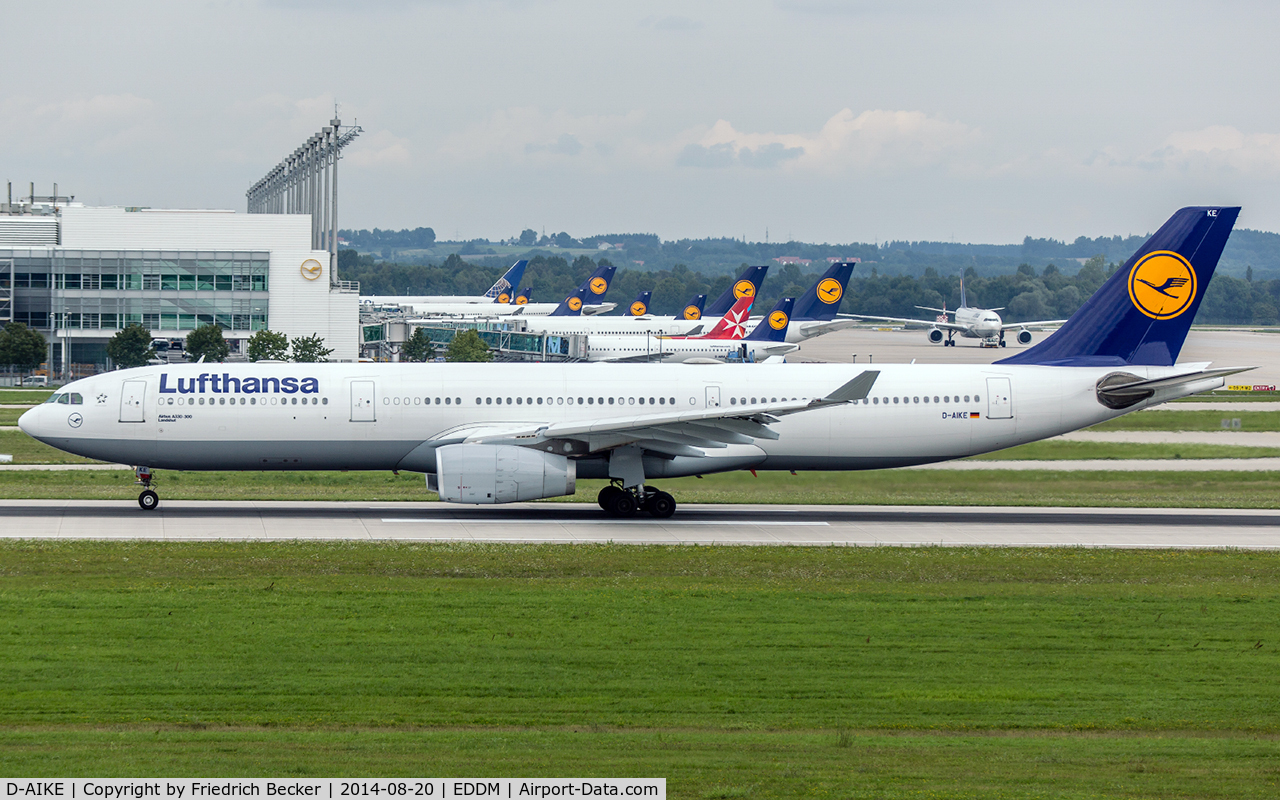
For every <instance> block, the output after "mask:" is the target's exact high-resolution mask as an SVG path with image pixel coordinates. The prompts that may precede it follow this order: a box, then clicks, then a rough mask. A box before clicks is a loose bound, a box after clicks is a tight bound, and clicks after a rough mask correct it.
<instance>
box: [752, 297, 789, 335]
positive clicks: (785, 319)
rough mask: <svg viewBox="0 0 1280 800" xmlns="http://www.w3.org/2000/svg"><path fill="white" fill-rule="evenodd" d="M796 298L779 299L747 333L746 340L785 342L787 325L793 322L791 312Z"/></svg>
mask: <svg viewBox="0 0 1280 800" xmlns="http://www.w3.org/2000/svg"><path fill="white" fill-rule="evenodd" d="M795 305H796V299H795V298H794V297H784V298H782V299H781V300H779V301H778V304H777V305H776V306H774V307H773V310H772V311H770V312H769V313H768V314H766V315H765V318H764V319H762V320H760V322H759V323H758V324H757V325H756V327H755V329H754V330H752V331H751V333H749V334H747V336H746V338H745V339H744V341H752V342H785V341H786V340H787V326H788V325H790V324H791V313H792V311H793V310H794V309H795Z"/></svg>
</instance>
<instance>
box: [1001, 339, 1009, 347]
mask: <svg viewBox="0 0 1280 800" xmlns="http://www.w3.org/2000/svg"><path fill="white" fill-rule="evenodd" d="M1000 346H1001V347H1008V346H1009V345H1007V344H1005V343H1004V339H1001V340H1000Z"/></svg>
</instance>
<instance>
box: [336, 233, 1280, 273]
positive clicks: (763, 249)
mask: <svg viewBox="0 0 1280 800" xmlns="http://www.w3.org/2000/svg"><path fill="white" fill-rule="evenodd" d="M341 234H342V236H343V238H344V239H346V240H347V241H348V242H349V243H350V244H351V245H352V247H353V249H355V250H357V251H362V252H366V253H372V254H375V255H378V256H381V257H382V259H384V260H393V261H399V262H404V263H407V262H408V261H410V260H412V259H416V261H415V262H414V263H421V264H427V263H431V262H430V259H431V258H432V257H433V256H431V255H430V254H426V255H424V254H422V253H421V252H418V253H405V254H400V253H399V252H398V251H401V250H408V251H415V250H416V251H422V250H431V249H432V248H433V247H434V248H435V252H440V250H441V246H443V247H447V248H450V249H452V250H454V251H455V252H457V253H458V254H459V255H461V256H471V257H473V258H472V260H473V261H475V262H476V263H481V264H484V265H485V266H489V267H497V266H500V265H501V262H502V261H504V260H510V257H509V256H498V255H492V254H493V253H495V252H496V251H493V250H492V249H491V246H496V245H509V246H514V247H522V248H530V249H531V250H530V251H529V253H528V255H529V256H530V257H532V256H534V255H537V253H536V252H533V250H535V249H537V248H560V249H569V248H586V249H590V250H595V249H596V248H597V247H598V246H600V245H606V244H607V245H608V246H609V247H610V248H613V249H610V250H608V251H607V252H608V254H609V257H610V258H614V259H616V261H617V263H619V264H626V265H627V266H628V267H630V268H633V269H636V268H639V269H644V270H662V269H667V270H669V269H672V268H673V267H674V266H675V265H676V264H685V265H687V266H689V267H690V268H691V269H693V270H695V271H698V272H701V273H703V274H704V275H719V274H723V273H728V272H731V271H733V269H734V268H735V267H736V266H737V265H738V264H740V263H742V262H744V261H746V262H748V263H752V264H767V263H770V262H771V261H773V260H774V259H776V258H780V257H783V256H792V257H795V258H801V259H808V260H810V261H811V262H814V263H816V262H819V261H825V260H826V259H828V258H860V259H862V260H863V261H864V262H866V263H873V262H874V263H876V264H877V267H878V269H879V272H880V274H882V275H911V276H913V277H921V276H922V275H923V274H924V271H925V270H926V269H928V268H929V267H933V268H934V269H936V270H938V271H939V272H941V273H943V274H946V273H948V272H954V273H958V272H959V271H960V270H962V269H968V268H970V267H972V268H973V269H974V270H975V271H976V272H977V273H978V274H979V275H988V276H991V275H1000V274H1006V273H1010V272H1013V271H1014V270H1015V269H1016V268H1017V267H1018V266H1019V265H1020V264H1023V263H1025V264H1029V265H1031V266H1034V267H1036V268H1037V269H1043V268H1044V267H1045V266H1047V265H1048V264H1049V263H1055V264H1056V265H1057V267H1058V268H1059V269H1063V270H1064V271H1069V270H1066V269H1065V268H1066V267H1068V265H1069V266H1070V269H1071V270H1074V269H1076V268H1077V265H1078V264H1080V263H1082V262H1083V261H1084V260H1085V259H1087V258H1092V257H1094V256H1098V255H1101V256H1102V257H1103V258H1104V259H1105V260H1106V261H1108V262H1115V263H1124V261H1125V260H1127V259H1128V258H1129V256H1131V255H1133V253H1134V252H1135V251H1136V250H1137V249H1138V247H1140V246H1141V245H1142V244H1143V242H1145V241H1146V239H1147V238H1148V234H1142V235H1138V234H1130V235H1127V236H1098V237H1095V238H1090V237H1088V236H1080V237H1077V238H1076V239H1074V240H1072V241H1069V242H1067V241H1059V240H1057V239H1050V238H1035V237H1031V236H1027V237H1025V238H1024V239H1023V241H1022V243H1021V244H963V243H956V242H937V241H890V242H879V243H868V242H862V243H858V242H851V243H848V244H826V243H823V244H816V243H811V242H799V241H785V242H748V241H746V239H745V238H743V239H736V238H730V237H706V238H702V239H677V240H674V241H663V240H662V239H660V238H659V237H658V236H656V235H654V234H651V233H641V234H635V233H610V234H600V235H593V236H583V237H574V236H571V235H569V234H568V233H565V232H564V231H561V232H559V233H553V234H538V233H537V232H536V231H534V230H533V229H532V228H526V229H525V230H524V231H522V232H521V233H520V235H519V236H514V237H511V238H510V239H504V240H501V241H496V242H493V241H490V240H488V239H471V240H468V241H466V242H439V241H437V240H436V236H435V232H434V231H433V230H432V229H430V228H415V229H412V230H409V229H405V230H400V231H390V230H381V229H378V228H374V229H373V230H372V231H368V230H360V231H351V230H345V231H341ZM512 252H517V251H512ZM486 254H489V257H488V258H486V257H485V256H486ZM542 255H544V256H552V255H556V253H555V252H554V250H552V251H551V252H543V253H542ZM1250 269H1252V271H1253V272H1254V273H1255V274H1256V275H1257V276H1258V277H1263V278H1267V279H1272V278H1280V234H1276V233H1271V232H1268V231H1258V230H1250V229H1248V228H1237V229H1236V230H1234V231H1233V232H1232V234H1231V238H1230V239H1229V240H1228V242H1227V247H1226V249H1225V250H1224V251H1223V253H1222V259H1221V261H1220V262H1219V264H1218V274H1220V275H1230V276H1232V277H1236V278H1239V277H1243V276H1244V275H1245V273H1246V271H1248V270H1250Z"/></svg>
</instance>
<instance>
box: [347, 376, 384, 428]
mask: <svg viewBox="0 0 1280 800" xmlns="http://www.w3.org/2000/svg"><path fill="white" fill-rule="evenodd" d="M377 399H378V398H377V392H375V391H374V385H373V381H352V382H351V421H352V422H376V421H377V414H378V411H377V405H376V401H377Z"/></svg>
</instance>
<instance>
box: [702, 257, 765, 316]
mask: <svg viewBox="0 0 1280 800" xmlns="http://www.w3.org/2000/svg"><path fill="white" fill-rule="evenodd" d="M768 272H769V267H768V266H767V265H766V266H763V267H747V268H746V269H744V270H743V271H742V274H741V275H739V276H738V279H737V280H735V281H734V282H733V283H731V284H729V288H728V289H725V290H724V294H721V295H720V296H719V297H717V298H716V301H715V302H714V303H712V304H711V305H710V306H708V307H707V310H706V311H704V312H702V313H703V314H704V315H706V316H708V317H722V316H724V315H725V314H727V313H729V309H731V308H733V305H734V303H736V302H737V301H738V300H740V299H742V298H743V297H745V296H747V295H751V296H753V297H754V296H755V295H758V294H760V284H762V283H764V276H765V275H766V274H767V273H768Z"/></svg>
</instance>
